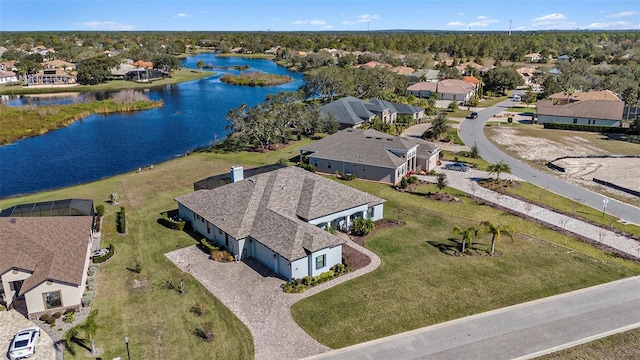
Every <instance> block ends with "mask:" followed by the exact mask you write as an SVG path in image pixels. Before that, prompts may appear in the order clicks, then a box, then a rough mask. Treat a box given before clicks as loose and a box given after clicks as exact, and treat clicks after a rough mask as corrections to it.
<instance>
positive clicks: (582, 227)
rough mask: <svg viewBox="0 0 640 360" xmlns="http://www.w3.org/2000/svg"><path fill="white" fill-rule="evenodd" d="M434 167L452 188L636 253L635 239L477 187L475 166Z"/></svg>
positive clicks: (482, 173)
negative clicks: (461, 168) (462, 168)
mask: <svg viewBox="0 0 640 360" xmlns="http://www.w3.org/2000/svg"><path fill="white" fill-rule="evenodd" d="M438 171H440V172H442V171H444V172H445V173H446V174H447V180H448V181H449V186H450V187H452V188H455V189H458V190H461V191H464V192H466V193H468V194H472V195H474V196H477V197H479V198H481V199H483V200H485V201H487V202H489V203H492V204H496V205H500V206H503V207H506V208H509V209H511V210H513V211H516V212H518V213H520V214H523V215H528V216H531V217H533V218H536V219H538V220H540V221H542V222H544V223H546V224H550V225H554V226H557V227H559V228H561V229H565V230H567V231H570V232H572V233H574V234H578V235H581V236H584V237H586V238H589V239H591V240H593V241H595V242H599V243H602V244H604V245H607V246H610V247H612V248H614V249H616V250H619V251H621V252H624V253H626V254H629V255H631V256H633V257H636V258H637V257H640V243H639V242H638V241H637V240H634V239H631V238H628V237H626V236H622V235H619V234H616V233H614V232H613V231H609V230H607V229H605V228H603V227H599V226H595V225H592V224H589V223H587V222H584V221H581V220H578V219H574V218H572V217H570V216H567V215H564V214H560V213H557V212H555V211H552V210H548V209H545V208H541V207H539V206H536V205H533V204H530V203H528V202H525V201H522V200H519V199H516V198H513V197H510V196H507V195H503V194H500V193H497V192H495V191H491V190H488V189H485V188H483V187H481V186H480V185H478V184H477V183H476V179H479V178H480V179H482V178H487V177H489V175H488V174H487V173H486V172H485V171H480V170H475V169H469V171H467V172H456V171H450V170H441V169H438ZM418 178H419V179H420V180H423V181H428V182H432V183H435V182H436V177H435V176H422V175H418ZM502 178H504V179H516V180H520V179H517V178H516V177H515V176H512V175H509V174H504V175H502Z"/></svg>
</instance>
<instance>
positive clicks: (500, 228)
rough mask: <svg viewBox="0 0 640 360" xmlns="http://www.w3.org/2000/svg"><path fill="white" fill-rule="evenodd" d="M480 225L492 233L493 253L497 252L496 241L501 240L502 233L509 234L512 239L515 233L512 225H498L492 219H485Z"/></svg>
mask: <svg viewBox="0 0 640 360" xmlns="http://www.w3.org/2000/svg"><path fill="white" fill-rule="evenodd" d="M480 226H482V227H483V228H484V231H485V232H487V233H488V234H491V255H493V253H494V252H495V250H496V243H497V242H498V241H500V238H501V237H502V234H504V235H507V236H508V237H509V238H511V240H513V234H515V229H514V228H513V226H511V225H496V224H494V223H492V222H490V221H483V222H481V223H480Z"/></svg>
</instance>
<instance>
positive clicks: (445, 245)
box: [427, 238, 486, 256]
mask: <svg viewBox="0 0 640 360" xmlns="http://www.w3.org/2000/svg"><path fill="white" fill-rule="evenodd" d="M427 243H428V244H429V245H431V246H433V247H435V248H436V249H438V250H440V252H441V253H443V254H445V255H449V256H471V255H475V254H480V253H485V252H486V250H484V249H481V248H479V247H478V246H477V245H476V243H473V244H472V246H469V242H467V245H466V251H465V253H464V254H463V253H462V252H461V251H460V250H462V241H461V240H459V239H456V238H448V239H447V242H442V241H436V240H427Z"/></svg>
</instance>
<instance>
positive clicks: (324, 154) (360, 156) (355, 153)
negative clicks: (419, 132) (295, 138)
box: [300, 129, 440, 184]
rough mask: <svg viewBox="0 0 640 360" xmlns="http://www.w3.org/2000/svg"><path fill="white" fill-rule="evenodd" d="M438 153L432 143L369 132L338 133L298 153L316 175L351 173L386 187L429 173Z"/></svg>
mask: <svg viewBox="0 0 640 360" xmlns="http://www.w3.org/2000/svg"><path fill="white" fill-rule="evenodd" d="M439 153H440V149H439V148H438V147H437V146H436V145H435V144H433V143H430V142H427V141H423V140H420V139H414V138H407V137H400V136H392V135H388V134H385V133H383V132H380V131H376V130H373V129H366V130H363V129H346V130H342V131H338V132H337V133H335V134H333V135H330V136H327V137H325V138H324V139H321V140H318V141H316V142H314V143H311V144H309V145H307V146H304V147H302V148H301V149H300V154H301V156H307V157H308V159H309V164H311V165H313V166H315V168H316V170H317V171H319V172H324V173H334V172H336V171H338V172H340V173H351V174H354V175H355V176H356V177H357V178H359V179H367V180H374V181H380V182H384V183H388V184H397V183H398V182H400V180H401V179H402V177H403V176H405V175H407V174H409V173H412V172H421V171H429V170H431V169H433V168H434V167H435V166H436V163H437V161H438V156H439Z"/></svg>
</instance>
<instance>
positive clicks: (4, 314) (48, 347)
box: [0, 310, 56, 360]
mask: <svg viewBox="0 0 640 360" xmlns="http://www.w3.org/2000/svg"><path fill="white" fill-rule="evenodd" d="M33 325H35V324H34V323H33V322H31V321H30V320H28V319H27V318H25V317H24V316H22V315H21V314H20V313H19V312H17V311H14V310H11V311H0V341H2V348H1V349H2V351H3V352H2V355H1V356H2V358H3V359H8V358H7V355H8V352H9V346H10V345H11V340H13V336H14V335H15V334H16V333H17V332H18V330H20V329H24V328H26V327H29V326H33ZM55 358H56V352H55V349H54V348H53V340H51V337H49V335H48V334H47V333H46V332H44V330H41V331H40V339H39V340H38V344H37V345H36V354H35V355H33V356H32V357H30V358H29V359H32V360H54V359H55Z"/></svg>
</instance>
